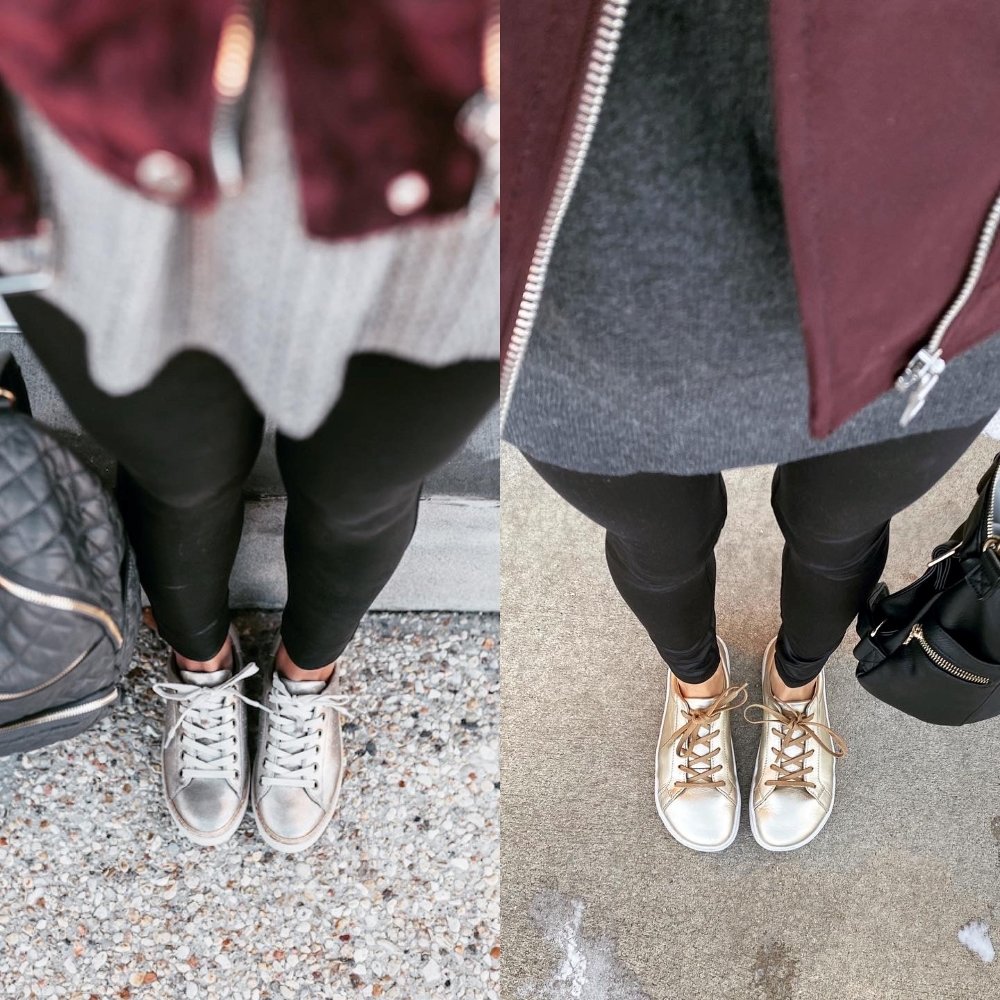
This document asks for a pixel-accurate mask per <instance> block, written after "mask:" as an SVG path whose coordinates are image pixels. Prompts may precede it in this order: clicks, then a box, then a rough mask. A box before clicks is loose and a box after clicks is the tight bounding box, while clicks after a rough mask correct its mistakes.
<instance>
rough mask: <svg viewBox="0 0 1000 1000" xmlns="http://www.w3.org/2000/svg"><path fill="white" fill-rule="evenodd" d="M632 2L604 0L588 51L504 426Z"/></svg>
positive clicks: (516, 338)
mask: <svg viewBox="0 0 1000 1000" xmlns="http://www.w3.org/2000/svg"><path fill="white" fill-rule="evenodd" d="M628 5H629V0H605V3H604V6H603V8H602V10H601V14H600V18H599V20H598V25H597V34H596V36H595V38H594V46H593V48H592V49H591V52H590V61H589V63H588V64H587V72H586V76H585V77H584V83H583V91H582V94H581V97H580V104H579V106H578V107H577V110H576V118H575V119H574V122H573V127H572V129H571V131H570V137H569V142H568V143H567V145H566V155H565V156H564V157H563V162H562V165H561V166H560V168H559V174H558V177H557V179H556V186H555V188H554V189H553V192H552V198H551V200H550V201H549V207H548V209H547V210H546V212H545V216H544V219H543V221H542V228H541V231H540V232H539V234H538V241H537V243H536V244H535V251H534V253H533V254H532V256H531V266H530V267H529V268H528V278H527V281H526V282H525V286H524V291H523V292H522V294H521V302H520V304H519V306H518V310H517V317H516V318H515V320H514V331H513V334H512V336H511V340H510V345H509V346H508V348H507V354H506V356H505V357H504V359H503V366H502V367H501V370H500V423H501V426H502V425H503V423H504V422H505V421H506V419H507V413H508V411H509V409H510V401H511V398H512V396H513V394H514V386H515V384H516V382H517V376H518V374H519V373H520V370H521V363H522V361H523V360H524V352H525V350H526V349H527V346H528V338H529V337H530V336H531V330H532V327H533V326H534V325H535V318H536V316H537V315H538V306H539V302H540V301H541V296H542V289H543V287H544V286H545V277H546V273H547V272H548V268H549V261H550V259H551V258H552V250H553V248H554V247H555V243H556V237H557V236H558V235H559V227H560V226H561V225H562V220H563V217H564V216H565V214H566V209H567V208H568V207H569V202H570V198H571V197H572V196H573V190H574V188H575V187H576V182H577V179H578V178H579V176H580V170H581V169H582V167H583V161H584V160H585V159H586V158H587V151H588V150H589V149H590V143H591V140H592V139H593V137H594V130H595V128H596V127H597V119H598V117H599V115H600V111H601V105H602V104H603V103H604V95H605V93H606V92H607V89H608V80H609V79H610V77H611V67H612V66H613V65H614V61H615V55H616V53H617V52H618V43H619V42H620V40H621V34H622V27H623V26H624V24H625V14H626V12H627V10H628Z"/></svg>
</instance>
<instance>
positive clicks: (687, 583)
mask: <svg viewBox="0 0 1000 1000" xmlns="http://www.w3.org/2000/svg"><path fill="white" fill-rule="evenodd" d="M987 420H988V418H984V419H983V420H981V421H980V422H979V423H977V424H976V425H975V426H974V427H963V428H958V429H954V430H945V431H932V432H929V433H925V434H915V435H912V436H910V437H906V438H900V439H898V440H893V441H885V442H882V443H880V444H875V445H869V446H867V447H862V448H852V449H850V450H849V451H842V452H838V453H836V454H833V455H822V456H819V457H817V458H806V459H803V460H801V461H798V462H788V463H787V464H785V465H780V466H778V468H777V469H776V470H775V473H774V480H773V484H772V490H771V505H772V507H773V508H774V513H775V517H776V518H777V521H778V525H779V527H780V528H781V532H782V534H783V535H784V537H785V547H784V552H783V555H782V564H781V628H780V630H779V632H778V645H777V651H776V661H777V669H778V673H779V675H780V676H781V679H782V680H783V681H784V682H785V683H786V684H788V685H790V686H793V687H796V686H799V685H802V684H806V683H808V682H809V681H811V680H812V679H813V678H814V677H816V676H817V675H818V674H819V672H820V671H821V670H822V669H823V665H824V664H825V663H826V661H827V660H828V659H829V658H830V656H831V655H832V654H833V652H834V651H835V650H836V648H837V647H838V646H839V645H840V642H841V640H842V639H843V637H844V633H845V632H846V631H847V628H848V626H849V625H850V624H851V621H852V620H853V618H854V616H855V615H856V614H857V613H858V610H859V609H860V607H861V604H862V602H863V600H864V599H865V598H866V597H867V596H868V594H869V593H870V591H871V588H872V587H873V586H874V585H875V583H876V582H877V581H878V578H879V575H880V574H881V572H882V570H883V568H884V567H885V559H886V554H887V553H888V550H889V519H890V518H891V517H892V516H893V515H894V514H897V513H899V511H901V510H902V509H903V508H904V507H907V506H909V504H911V503H913V502H914V501H915V500H917V499H918V498H919V497H921V496H922V495H923V494H924V493H926V492H927V490H929V489H930V488H931V487H932V486H933V485H934V484H935V483H936V482H937V481H938V480H939V479H940V478H941V477H942V476H943V475H944V474H945V473H946V472H947V471H948V469H950V468H951V466H952V465H954V463H955V462H956V461H958V459H959V458H960V457H961V455H962V453H963V452H964V451H965V450H966V449H967V448H968V447H969V445H970V444H971V443H972V441H973V440H974V439H975V437H976V436H977V435H978V434H979V432H980V431H981V430H982V428H983V426H984V425H985V423H986V422H987ZM526 457H527V458H528V461H529V462H531V464H532V465H533V466H534V467H535V469H536V470H537V471H538V472H539V474H540V475H541V476H542V477H543V478H544V479H545V480H546V482H548V483H549V485H550V486H552V487H553V489H555V490H556V491H557V492H558V493H560V494H561V495H562V496H563V497H565V498H566V499H567V500H568V501H569V502H570V503H571V504H572V505H573V506H574V507H576V508H577V509H578V510H579V511H580V512H581V513H583V514H585V515H586V516H587V517H589V518H590V519H591V520H593V521H596V522H597V523H598V524H599V525H601V526H602V527H604V528H606V529H607V535H606V546H605V548H606V554H607V559H608V566H609V568H610V570H611V576H612V578H613V579H614V582H615V585H616V586H617V588H618V590H619V591H620V592H621V595H622V597H623V598H624V599H625V601H626V603H627V604H628V606H629V607H630V608H631V609H632V611H633V612H634V613H635V616H636V617H637V618H638V619H639V621H640V622H641V623H642V624H643V626H644V627H645V628H646V631H647V632H649V635H650V638H651V639H652V640H653V642H654V644H655V645H656V648H657V649H658V650H659V652H660V655H661V656H662V657H663V659H664V660H665V661H666V662H667V664H668V665H669V666H670V669H671V670H672V671H673V672H674V673H675V674H676V675H677V676H678V677H679V678H680V679H681V680H682V681H685V682H687V683H692V684H697V683H699V682H701V681H705V680H707V679H708V678H709V677H711V676H712V674H713V673H714V672H715V670H716V668H717V667H718V665H719V652H718V644H717V642H716V638H715V554H714V550H715V543H716V542H717V541H718V538H719V534H720V532H721V531H722V525H723V523H724V522H725V520H726V488H725V484H724V483H723V480H722V476H721V474H718V473H716V474H713V475H704V476H671V475H663V474H653V473H640V474H638V475H632V476H598V475H591V474H588V473H581V472H571V471H569V470H566V469H561V468H558V467H557V466H553V465H547V464H546V463H544V462H539V461H537V460H535V459H533V458H531V456H530V455H529V456H526ZM931 541H933V539H928V544H930V542H931Z"/></svg>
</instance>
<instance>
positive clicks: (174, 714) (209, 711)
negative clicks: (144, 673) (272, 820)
mask: <svg viewBox="0 0 1000 1000" xmlns="http://www.w3.org/2000/svg"><path fill="white" fill-rule="evenodd" d="M230 638H231V639H232V642H233V667H232V669H229V670H217V671H214V672H212V673H198V672H195V671H189V670H180V669H179V668H178V666H177V661H176V659H175V658H174V655H173V653H171V654H170V659H169V661H168V663H167V680H166V682H164V683H158V684H154V685H153V690H154V691H155V692H156V693H157V694H158V695H159V696H160V697H161V698H163V699H165V701H166V703H167V705H166V713H165V720H164V726H165V728H164V734H163V750H162V758H161V759H162V776H163V794H164V796H165V798H166V802H167V809H168V810H169V811H170V815H171V816H172V817H173V818H174V822H175V823H176V824H177V826H178V827H179V828H180V830H181V832H182V833H183V834H184V835H185V836H186V837H187V838H188V839H189V840H193V841H194V842H195V843H196V844H201V845H202V846H204V847H211V846H214V845H217V844H223V843H225V842H226V841H227V840H228V839H229V838H230V837H231V836H232V835H233V833H234V832H235V831H236V828H237V827H238V826H239V825H240V820H242V819H243V815H244V813H245V812H246V809H247V801H248V796H249V788H250V767H249V764H250V760H249V756H248V752H247V729H246V708H245V705H244V703H247V704H251V705H255V704H256V702H253V701H250V700H249V699H248V698H245V697H244V696H243V682H244V681H245V680H246V679H247V678H248V677H251V676H253V675H254V674H255V673H257V666H256V664H253V663H251V664H248V665H247V666H245V667H244V666H243V657H242V654H241V652H240V645H239V640H238V639H237V637H236V633H235V631H230Z"/></svg>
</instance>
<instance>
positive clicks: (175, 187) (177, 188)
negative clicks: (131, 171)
mask: <svg viewBox="0 0 1000 1000" xmlns="http://www.w3.org/2000/svg"><path fill="white" fill-rule="evenodd" d="M135 179H136V181H137V183H138V184H139V186H140V187H141V188H142V189H143V190H144V191H145V192H146V193H147V194H149V195H151V196H152V197H154V198H156V199H157V200H159V201H165V202H168V203H171V204H173V203H176V202H178V201H180V200H181V199H182V198H183V197H184V196H185V195H186V194H188V193H189V192H190V190H191V188H192V186H193V185H194V171H193V170H192V169H191V165H190V164H189V163H187V162H186V161H184V160H182V159H181V158H180V157H179V156H176V155H175V154H174V153H171V152H169V151H168V150H166V149H156V150H154V151H153V152H152V153H147V154H146V155H145V156H144V157H143V158H142V159H141V160H140V161H139V162H138V163H137V164H136V167H135Z"/></svg>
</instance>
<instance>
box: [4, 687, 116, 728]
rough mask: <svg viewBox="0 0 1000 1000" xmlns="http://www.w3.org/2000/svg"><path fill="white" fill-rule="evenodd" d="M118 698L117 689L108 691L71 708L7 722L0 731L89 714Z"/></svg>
mask: <svg viewBox="0 0 1000 1000" xmlns="http://www.w3.org/2000/svg"><path fill="white" fill-rule="evenodd" d="M117 700H118V690H117V688H116V689H115V690H114V691H109V692H108V693H107V694H106V695H104V696H103V697H101V698H98V699H97V701H88V702H84V703H83V704H82V705H74V706H73V707H72V708H61V709H59V710H58V711H56V712H47V713H46V714H45V715H39V716H37V717H36V718H34V719H25V720H24V721H22V722H8V723H7V725H5V726H0V733H11V732H13V731H14V730H15V729H28V728H30V727H31V726H44V725H46V724H48V723H50V722H61V721H62V720H63V719H72V718H75V717H76V716H78V715H89V714H90V713H91V712H96V711H97V709H99V708H104V706H105V705H110V704H111V703H112V702H115V701H117Z"/></svg>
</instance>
